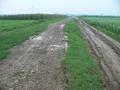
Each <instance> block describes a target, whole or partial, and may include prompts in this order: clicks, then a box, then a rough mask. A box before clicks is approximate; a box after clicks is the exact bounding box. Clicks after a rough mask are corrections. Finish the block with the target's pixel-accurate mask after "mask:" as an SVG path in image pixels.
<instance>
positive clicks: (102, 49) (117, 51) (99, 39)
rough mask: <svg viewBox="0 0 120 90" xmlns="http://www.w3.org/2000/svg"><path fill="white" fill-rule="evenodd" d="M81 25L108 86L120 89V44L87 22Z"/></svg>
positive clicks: (112, 89) (116, 89) (115, 89)
mask: <svg viewBox="0 0 120 90" xmlns="http://www.w3.org/2000/svg"><path fill="white" fill-rule="evenodd" d="M80 26H81V31H82V33H83V34H84V36H85V38H86V39H87V40H88V42H89V44H90V47H91V49H92V51H93V54H94V55H95V56H96V58H97V62H98V65H99V66H100V69H101V71H102V75H103V81H104V84H105V86H106V88H107V89H108V90H110V89H111V90H120V44H119V43H118V42H116V41H115V40H113V39H111V38H110V37H108V36H107V35H105V34H103V33H102V32H100V31H97V30H96V29H95V28H93V27H91V26H89V25H88V24H86V23H85V22H80Z"/></svg>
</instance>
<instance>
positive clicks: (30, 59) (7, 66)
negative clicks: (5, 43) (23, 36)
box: [0, 22, 67, 90]
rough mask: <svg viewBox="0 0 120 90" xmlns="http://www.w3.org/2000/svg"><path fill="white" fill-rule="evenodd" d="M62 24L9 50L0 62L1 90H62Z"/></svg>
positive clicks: (54, 25)
mask: <svg viewBox="0 0 120 90" xmlns="http://www.w3.org/2000/svg"><path fill="white" fill-rule="evenodd" d="M64 25H65V22H58V23H54V24H50V25H49V26H48V28H47V29H46V30H45V31H44V32H43V33H40V34H39V35H38V36H34V37H31V38H30V39H29V40H26V41H25V42H24V43H22V44H21V45H19V46H16V47H14V48H13V49H11V53H10V55H9V56H8V57H7V58H6V59H5V60H3V61H1V62H0V90H64V68H63V65H62V61H63V60H64V55H65V52H66V48H67V42H66V40H65V35H64V33H63V28H64Z"/></svg>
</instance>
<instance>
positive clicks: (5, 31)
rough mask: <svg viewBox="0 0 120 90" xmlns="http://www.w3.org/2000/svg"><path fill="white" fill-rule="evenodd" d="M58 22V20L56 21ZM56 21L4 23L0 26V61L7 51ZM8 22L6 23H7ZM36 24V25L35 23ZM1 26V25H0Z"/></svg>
mask: <svg viewBox="0 0 120 90" xmlns="http://www.w3.org/2000/svg"><path fill="white" fill-rule="evenodd" d="M58 20H60V19H58ZM58 20H56V19H55V20H45V21H44V22H38V21H34V22H35V23H34V22H33V21H31V20H30V21H26V20H22V21H21V20H20V21H19V20H18V21H14V20H13V21H4V23H1V25H0V60H2V59H4V58H5V57H6V56H7V55H8V54H9V49H10V48H12V47H13V46H16V45H18V44H20V43H21V42H23V41H25V40H26V39H28V38H29V37H30V36H32V35H35V34H38V33H40V32H42V31H43V30H45V28H46V27H47V26H48V24H50V23H52V22H56V21H58ZM1 22H2V21H1ZM7 22H8V23H7ZM10 22H11V23H10ZM36 22H37V23H36ZM2 24H3V25H2Z"/></svg>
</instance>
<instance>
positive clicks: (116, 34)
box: [82, 17, 120, 42]
mask: <svg viewBox="0 0 120 90" xmlns="http://www.w3.org/2000/svg"><path fill="white" fill-rule="evenodd" d="M82 19H83V20H84V21H86V22H87V23H89V24H90V25H92V26H94V27H96V28H97V29H99V30H101V31H103V32H104V33H106V34H107V35H109V36H110V37H112V38H114V39H115V40H117V41H119V42H120V17H82Z"/></svg>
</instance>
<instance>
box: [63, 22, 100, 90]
mask: <svg viewBox="0 0 120 90" xmlns="http://www.w3.org/2000/svg"><path fill="white" fill-rule="evenodd" d="M64 30H65V32H66V33H67V36H68V39H69V41H68V43H69V48H68V51H67V55H66V59H65V66H66V73H67V75H66V77H67V80H66V84H67V85H66V90H102V84H101V80H100V76H99V74H98V72H97V69H96V64H95V60H93V58H92V57H91V55H90V53H89V50H88V47H87V45H86V43H85V40H84V38H83V37H82V35H81V32H80V27H79V26H78V25H77V23H75V22H72V21H71V22H69V23H68V24H67V25H66V26H65V29H64Z"/></svg>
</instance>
